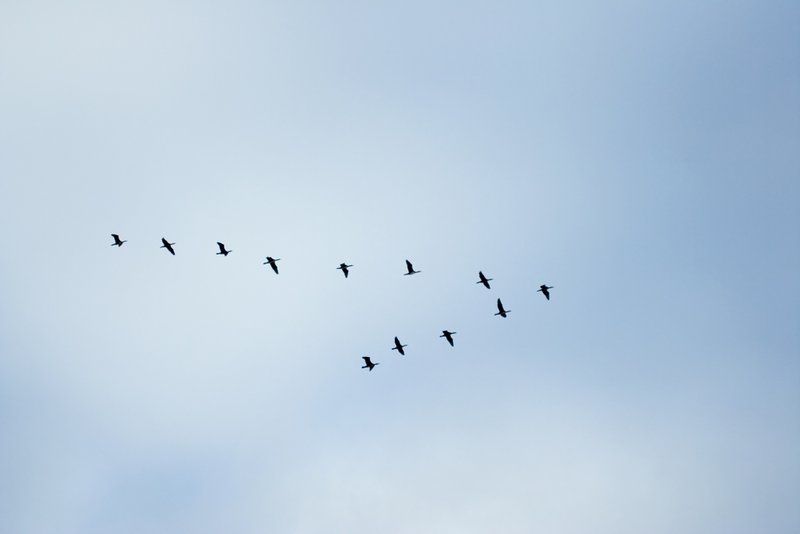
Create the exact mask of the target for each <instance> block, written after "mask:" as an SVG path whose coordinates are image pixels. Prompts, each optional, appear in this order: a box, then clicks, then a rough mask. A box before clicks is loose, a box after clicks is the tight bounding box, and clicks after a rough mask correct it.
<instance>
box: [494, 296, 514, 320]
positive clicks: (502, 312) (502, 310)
mask: <svg viewBox="0 0 800 534" xmlns="http://www.w3.org/2000/svg"><path fill="white" fill-rule="evenodd" d="M507 313H511V310H506V309H505V308H503V303H502V302H500V299H497V313H495V315H499V316H500V317H503V318H505V317H506V314H507Z"/></svg>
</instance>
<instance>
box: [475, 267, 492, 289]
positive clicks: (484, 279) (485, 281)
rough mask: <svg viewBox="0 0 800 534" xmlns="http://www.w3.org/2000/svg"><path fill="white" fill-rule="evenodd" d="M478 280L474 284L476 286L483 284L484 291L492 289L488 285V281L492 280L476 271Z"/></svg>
mask: <svg viewBox="0 0 800 534" xmlns="http://www.w3.org/2000/svg"><path fill="white" fill-rule="evenodd" d="M478 278H480V280H478V281H477V282H475V283H476V284H483V285H484V286H485V287H486V289H492V287H491V286H490V285H489V280H492V278H486V276H484V274H483V272H482V271H478Z"/></svg>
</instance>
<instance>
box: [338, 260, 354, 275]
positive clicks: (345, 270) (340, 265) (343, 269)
mask: <svg viewBox="0 0 800 534" xmlns="http://www.w3.org/2000/svg"><path fill="white" fill-rule="evenodd" d="M350 267H352V265H347V264H346V263H340V264H339V266H338V267H337V269H341V271H342V272H343V273H344V277H345V278H347V275H348V274H350V271H348V269H349V268H350Z"/></svg>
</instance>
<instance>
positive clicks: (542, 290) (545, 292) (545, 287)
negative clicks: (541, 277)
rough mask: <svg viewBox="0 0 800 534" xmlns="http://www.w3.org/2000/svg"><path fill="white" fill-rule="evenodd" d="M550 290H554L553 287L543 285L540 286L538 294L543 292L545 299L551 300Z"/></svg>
mask: <svg viewBox="0 0 800 534" xmlns="http://www.w3.org/2000/svg"><path fill="white" fill-rule="evenodd" d="M549 289H553V286H546V285H544V284H542V285H540V286H539V289H537V290H536V292H537V293H538V292H540V291H541V292H542V295H544V298H546V299H547V300H550V291H548V290H549Z"/></svg>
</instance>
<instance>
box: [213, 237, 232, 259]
mask: <svg viewBox="0 0 800 534" xmlns="http://www.w3.org/2000/svg"><path fill="white" fill-rule="evenodd" d="M217 246H218V247H219V252H217V256H219V255H220V254H222V255H223V256H227V255H228V254H230V253H231V252H233V251H232V250H225V244H224V243H220V242H219V241H217Z"/></svg>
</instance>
